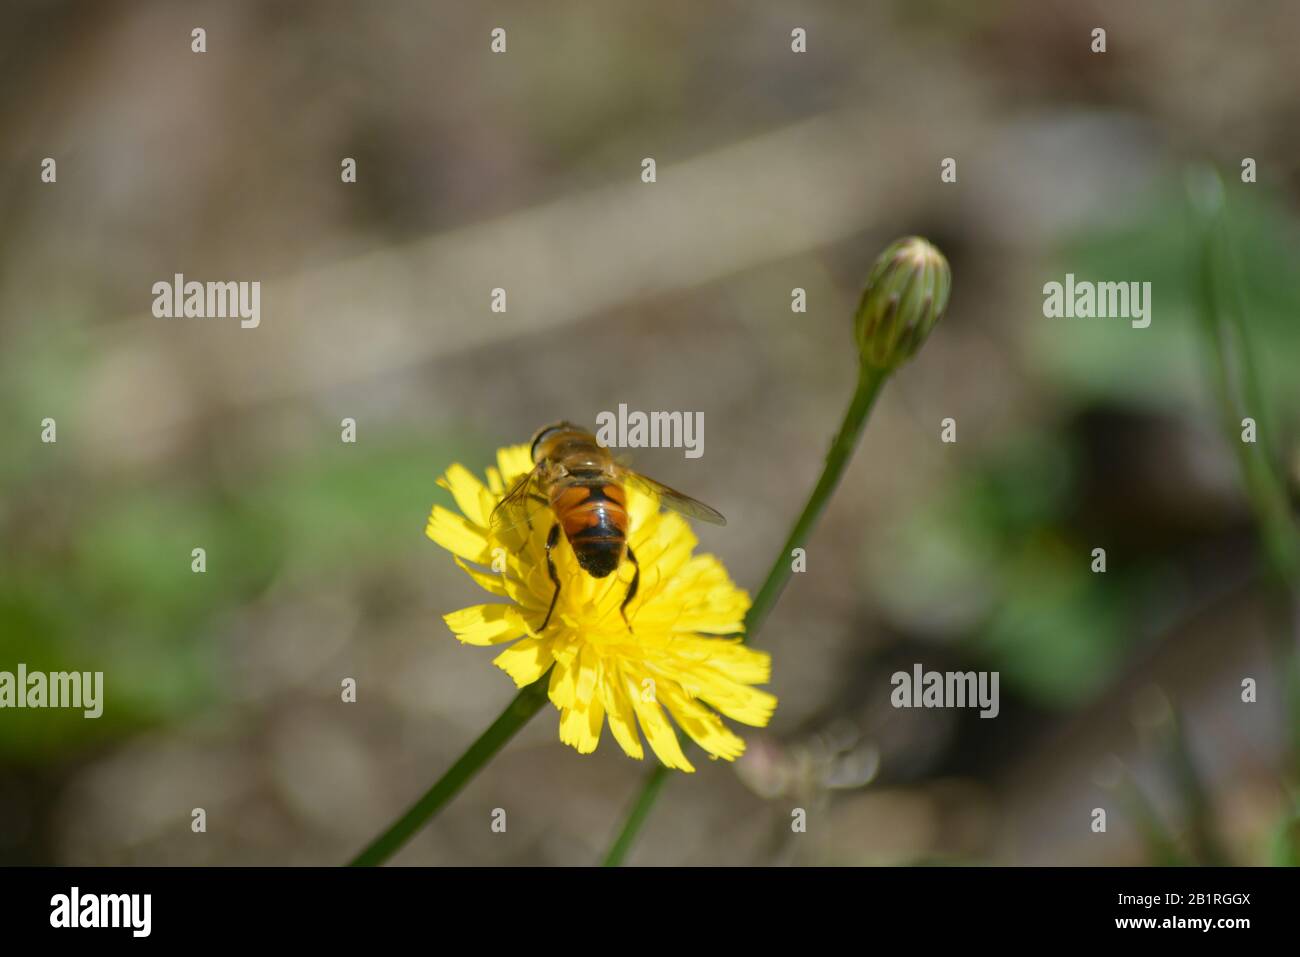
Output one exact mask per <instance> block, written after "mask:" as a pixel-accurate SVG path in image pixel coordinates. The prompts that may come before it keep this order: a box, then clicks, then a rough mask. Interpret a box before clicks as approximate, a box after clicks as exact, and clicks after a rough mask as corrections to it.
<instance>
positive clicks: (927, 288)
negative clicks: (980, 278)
mask: <svg viewBox="0 0 1300 957" xmlns="http://www.w3.org/2000/svg"><path fill="white" fill-rule="evenodd" d="M951 287H952V272H951V270H949V268H948V260H946V259H944V258H943V253H941V252H939V250H937V249H935V248H934V246H932V245H930V243H928V242H926V241H925V240H924V239H921V238H920V237H919V236H909V237H907V238H906V239H899V240H897V241H896V242H894V243H891V244H890V246H889V248H888V249H886V250H885V251H884V252H883V253H881V254H880V258H879V259H877V260H876V264H875V265H874V266H872V267H871V275H870V276H869V277H868V278H867V288H866V290H865V291H864V292H863V293H862V302H861V303H860V304H859V305H858V314H857V316H856V318H855V320H854V335H855V336H856V338H857V342H858V352H859V354H860V355H861V356H862V361H863V362H864V363H866V364H867V365H869V366H873V367H875V368H877V369H886V370H890V371H892V370H894V369H896V368H898V367H899V366H900V365H902V364H903V363H904V362H906V361H907V360H908V359H910V358H912V356H914V355H915V354H916V350H918V349H920V348H921V343H923V342H925V337H926V336H928V335H929V334H930V330H931V329H933V328H934V326H935V324H936V323H938V321H939V320H940V319H941V318H943V313H944V310H945V309H947V308H948V292H949V290H950V289H951Z"/></svg>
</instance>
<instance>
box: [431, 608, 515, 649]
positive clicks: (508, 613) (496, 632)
mask: <svg viewBox="0 0 1300 957" xmlns="http://www.w3.org/2000/svg"><path fill="white" fill-rule="evenodd" d="M442 618H443V621H445V622H446V623H447V627H448V628H450V629H451V630H452V631H453V632H454V633H455V635H456V637H457V638H459V639H460V640H461V641H463V642H465V644H467V645H499V644H501V643H502V642H505V641H513V640H514V639H515V638H519V637H522V636H523V634H524V631H525V629H524V620H523V618H522V617H521V616H520V614H519V609H518V608H516V607H515V606H514V605H471V606H470V607H469V608H462V609H461V610H460V611H453V612H452V613H451V614H449V615H443V616H442Z"/></svg>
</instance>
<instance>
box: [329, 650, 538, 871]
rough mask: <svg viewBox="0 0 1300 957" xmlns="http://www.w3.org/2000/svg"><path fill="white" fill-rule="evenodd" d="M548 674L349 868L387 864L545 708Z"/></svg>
mask: <svg viewBox="0 0 1300 957" xmlns="http://www.w3.org/2000/svg"><path fill="white" fill-rule="evenodd" d="M550 680H551V674H550V672H549V671H548V672H547V673H546V674H544V675H542V677H540V678H538V679H537V680H536V681H534V682H533V683H532V684H530V685H528V686H527V687H525V688H523V689H521V690H520V692H519V693H518V694H517V695H515V697H514V700H513V701H511V702H510V704H508V705H506V709H505V710H504V711H502V712H501V715H500V717H498V718H497V719H496V720H495V721H493V722H492V725H491V727H489V728H488V729H487V730H486V731H484V732H483V733H482V734H481V735H479V738H478V740H477V741H475V742H474V743H473V744H472V745H470V747H469V750H467V751H466V752H465V753H464V754H462V755H461V756H460V759H459V760H458V761H457V762H456V763H455V764H453V765H452V766H451V767H450V768H449V769H448V770H447V773H446V774H444V775H443V776H442V777H441V778H439V779H438V781H437V783H436V784H434V785H433V787H431V788H429V790H428V791H427V792H425V794H424V796H423V797H422V798H420V800H418V801H416V802H415V804H413V805H412V806H411V809H410V810H409V811H407V812H406V813H405V814H403V815H402V816H401V817H400V818H398V819H397V821H395V822H394V823H393V825H392V826H391V827H389V828H388V830H386V831H385V832H384V833H383V834H381V835H379V837H377V838H375V839H374V840H373V841H372V842H371V843H370V846H369V847H367V848H366V849H365V850H364V851H362V852H361V853H360V854H358V855H357V856H356V858H354V859H353V861H352V862H351V864H350V865H349V866H350V867H374V866H375V865H377V864H382V863H384V861H386V860H388V859H389V858H390V857H392V856H393V855H394V854H395V853H397V851H398V849H399V848H401V846H402V845H403V844H405V843H406V842H407V841H408V840H410V838H411V835H413V834H414V833H415V832H416V831H418V830H419V829H420V828H421V827H423V826H424V825H425V823H426V822H427V821H428V820H429V818H431V817H433V815H434V814H436V813H437V812H438V811H439V810H441V809H442V807H443V805H445V804H446V803H447V802H448V801H450V800H451V799H452V797H454V796H455V794H456V792H457V791H459V790H460V789H461V788H463V787H464V786H465V785H466V784H467V783H468V782H469V780H470V779H471V778H472V777H474V775H475V774H477V773H478V772H479V770H481V769H482V767H483V765H485V764H487V763H488V761H490V760H491V759H492V756H493V755H495V754H496V753H497V752H498V751H500V750H501V748H502V746H504V745H505V743H506V742H507V741H509V740H510V739H511V738H513V737H514V736H515V732H516V731H518V730H519V729H520V728H522V727H523V726H524V725H525V724H527V723H528V721H529V719H530V718H532V717H533V715H535V714H537V712H538V711H540V710H541V709H542V705H544V704H546V692H547V688H548V686H549V685H550Z"/></svg>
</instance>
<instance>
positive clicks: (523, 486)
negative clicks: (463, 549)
mask: <svg viewBox="0 0 1300 957" xmlns="http://www.w3.org/2000/svg"><path fill="white" fill-rule="evenodd" d="M540 476H541V473H540V472H539V470H538V469H533V470H532V471H531V472H529V473H527V474H526V475H521V476H520V477H519V478H518V479H517V480H516V481H515V484H514V485H512V486H510V491H508V492H506V495H505V498H503V499H502V500H501V501H499V502H497V505H496V508H494V509H492V515H491V516H490V517H489V522H490V524H491V526H492V532H493V534H495V535H500V534H501V533H502V532H508V531H509V530H510V529H512V528H514V527H515V526H517V525H527V524H529V523H530V522H531V521H532V518H533V516H534V515H536V514H537V513H538V512H540V511H541V510H542V509H543V508H545V507H546V506H547V499H546V496H545V495H543V494H542V493H541V490H540V483H539V481H538V479H539V478H540Z"/></svg>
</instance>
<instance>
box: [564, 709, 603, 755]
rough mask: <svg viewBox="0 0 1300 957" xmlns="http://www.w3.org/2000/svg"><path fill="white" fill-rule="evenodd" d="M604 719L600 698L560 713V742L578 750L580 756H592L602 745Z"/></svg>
mask: <svg viewBox="0 0 1300 957" xmlns="http://www.w3.org/2000/svg"><path fill="white" fill-rule="evenodd" d="M604 717H605V709H604V707H603V706H602V705H601V703H600V698H599V697H595V698H592V700H591V701H589V702H587V703H586V704H585V705H578V706H576V707H573V708H566V709H564V710H563V711H562V712H560V740H561V741H562V742H564V743H565V744H567V745H569V746H570V747H572V748H576V749H577V751H578V753H579V754H591V752H593V751H595V750H596V746H597V745H598V744H600V730H601V727H602V726H603V725H604Z"/></svg>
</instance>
